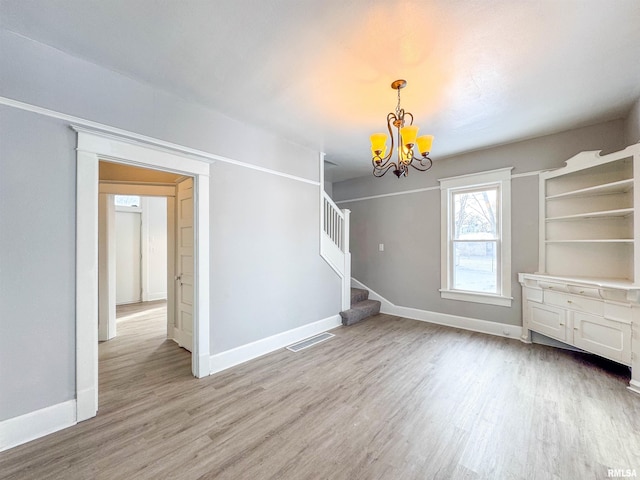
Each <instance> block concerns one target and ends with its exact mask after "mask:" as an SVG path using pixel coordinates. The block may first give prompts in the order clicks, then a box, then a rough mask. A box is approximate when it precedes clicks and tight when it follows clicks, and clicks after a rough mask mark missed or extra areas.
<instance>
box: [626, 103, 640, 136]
mask: <svg viewBox="0 0 640 480" xmlns="http://www.w3.org/2000/svg"><path fill="white" fill-rule="evenodd" d="M625 140H626V142H627V145H631V144H634V143H639V142H640V98H638V100H637V101H636V103H634V104H633V107H631V110H629V116H628V117H627V123H626V129H625Z"/></svg>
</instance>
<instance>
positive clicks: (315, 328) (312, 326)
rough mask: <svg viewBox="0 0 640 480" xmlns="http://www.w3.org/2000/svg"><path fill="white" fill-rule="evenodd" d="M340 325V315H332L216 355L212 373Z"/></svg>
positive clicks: (213, 359)
mask: <svg viewBox="0 0 640 480" xmlns="http://www.w3.org/2000/svg"><path fill="white" fill-rule="evenodd" d="M340 325H342V320H341V318H340V315H332V316H331V317H327V318H324V319H322V320H318V321H317V322H313V323H309V324H307V325H303V326H301V327H298V328H294V329H292V330H287V331H286V332H282V333H278V334H276V335H272V336H270V337H267V338H263V339H261V340H257V341H255V342H252V343H248V344H246V345H242V346H240V347H236V348H232V349H231V350H227V351H225V352H221V353H216V354H215V355H212V356H211V358H210V359H211V363H210V365H211V373H212V374H214V373H217V372H221V371H222V370H226V369H227V368H231V367H234V366H236V365H239V364H241V363H244V362H247V361H249V360H253V359H254V358H257V357H261V356H262V355H266V354H267V353H271V352H273V351H275V350H278V349H280V348H284V347H286V346H287V345H291V344H292V343H295V342H299V341H300V340H304V339H305V338H309V337H311V336H313V335H317V334H318V333H322V332H324V331H326V330H331V329H332V328H336V327H339V326H340Z"/></svg>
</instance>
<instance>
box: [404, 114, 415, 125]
mask: <svg viewBox="0 0 640 480" xmlns="http://www.w3.org/2000/svg"><path fill="white" fill-rule="evenodd" d="M405 116H408V117H411V122H409V125H413V113H411V112H405V111H404V110H402V125H403V126H404V124H405V121H404V117H405Z"/></svg>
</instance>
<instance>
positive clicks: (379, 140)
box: [371, 133, 387, 152]
mask: <svg viewBox="0 0 640 480" xmlns="http://www.w3.org/2000/svg"><path fill="white" fill-rule="evenodd" d="M386 143H387V134H386V133H374V134H373V135H371V151H373V152H375V151H376V150H381V151H382V150H385V149H386V147H385V144H386Z"/></svg>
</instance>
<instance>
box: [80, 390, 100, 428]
mask: <svg viewBox="0 0 640 480" xmlns="http://www.w3.org/2000/svg"><path fill="white" fill-rule="evenodd" d="M76 396H77V399H76V406H75V408H76V421H77V422H82V421H83V420H88V419H90V418H93V417H95V416H96V414H97V413H98V391H97V390H96V389H95V388H93V387H91V388H85V389H84V390H78V391H77V392H76Z"/></svg>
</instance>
